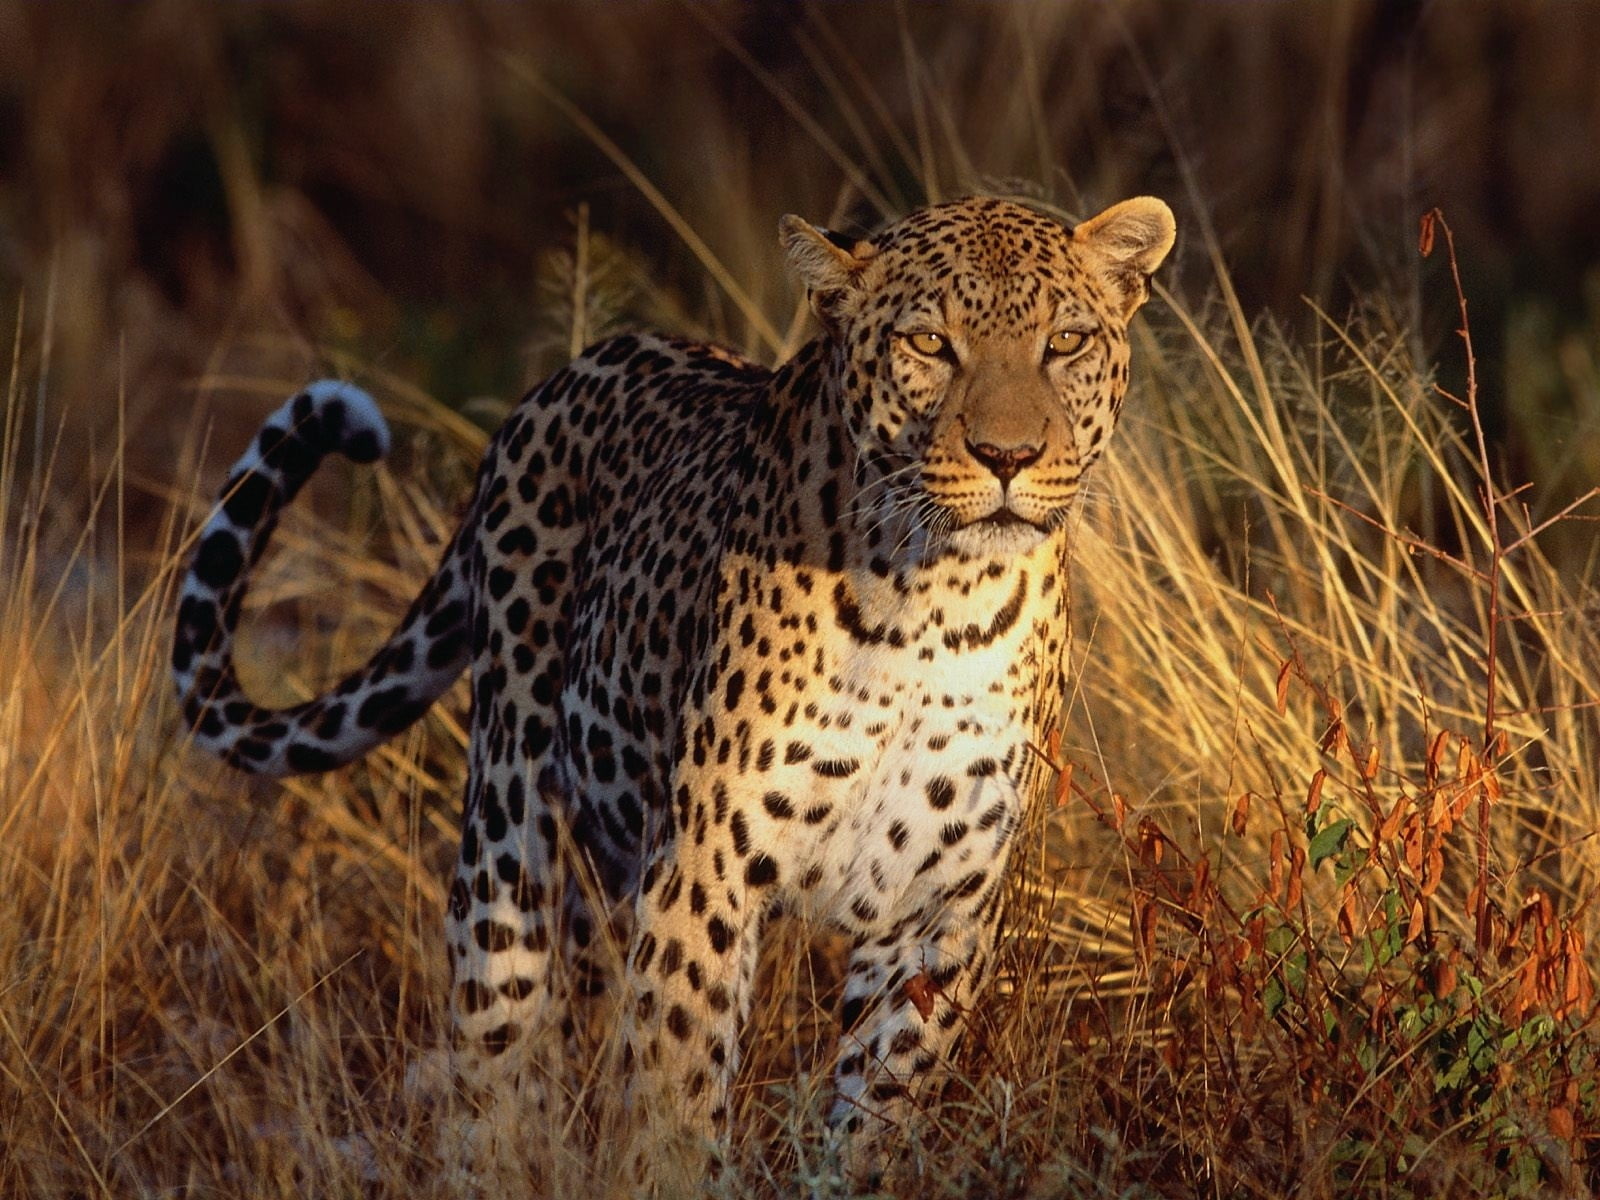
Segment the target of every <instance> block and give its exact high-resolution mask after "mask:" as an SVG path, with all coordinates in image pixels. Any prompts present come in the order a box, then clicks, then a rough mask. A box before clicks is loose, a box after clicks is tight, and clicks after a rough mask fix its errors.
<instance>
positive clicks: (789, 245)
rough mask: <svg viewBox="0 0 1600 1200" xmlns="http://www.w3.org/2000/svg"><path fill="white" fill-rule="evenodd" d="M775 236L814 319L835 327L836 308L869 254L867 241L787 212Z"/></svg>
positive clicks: (873, 248)
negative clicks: (818, 225)
mask: <svg viewBox="0 0 1600 1200" xmlns="http://www.w3.org/2000/svg"><path fill="white" fill-rule="evenodd" d="M778 238H779V240H780V241H781V242H782V243H783V250H784V253H785V254H786V255H788V258H789V270H790V271H792V272H793V273H794V276H795V278H796V279H798V280H799V281H800V282H801V283H803V284H804V285H805V288H806V291H807V292H808V293H809V294H810V296H811V307H812V309H813V310H814V311H815V312H816V314H817V319H818V320H820V321H821V322H822V323H823V325H825V326H826V327H827V328H828V329H829V331H830V332H831V331H833V330H834V329H835V328H836V322H837V318H838V315H839V308H840V305H841V303H842V302H843V301H844V299H845V298H846V297H847V296H848V295H849V293H850V291H851V288H852V287H853V286H854V284H855V281H856V277H857V276H859V275H860V274H861V270H862V268H863V267H865V266H866V265H867V263H868V261H870V260H871V258H872V256H873V255H875V254H876V253H877V252H878V249H877V247H876V246H874V245H873V244H872V243H871V242H866V241H857V240H856V239H854V238H849V237H846V236H844V235H843V234H838V233H833V232H831V231H829V230H826V229H818V228H817V227H816V226H815V225H812V224H811V223H810V222H808V221H803V220H801V219H800V218H799V217H796V216H793V215H790V216H786V217H784V218H783V220H781V221H779V222H778Z"/></svg>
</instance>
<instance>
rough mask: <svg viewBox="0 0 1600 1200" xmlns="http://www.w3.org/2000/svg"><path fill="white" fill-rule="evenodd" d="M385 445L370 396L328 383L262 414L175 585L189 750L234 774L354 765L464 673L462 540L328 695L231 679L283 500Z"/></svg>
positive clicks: (466, 609) (466, 610) (466, 613)
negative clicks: (252, 578) (260, 693)
mask: <svg viewBox="0 0 1600 1200" xmlns="http://www.w3.org/2000/svg"><path fill="white" fill-rule="evenodd" d="M388 450H389V428H388V426H387V425H386V424H385V423H384V420H383V416H382V414H380V413H379V411H378V407H377V405H376V404H374V403H373V401H372V398H371V397H370V396H368V395H367V394H366V393H365V392H363V391H362V390H361V389H359V388H356V387H352V386H351V385H349V384H347V383H341V382H338V381H336V380H324V381H322V382H320V383H314V384H312V385H311V386H310V387H308V388H306V389H305V390H304V391H302V392H300V393H299V394H298V395H296V396H295V397H294V398H293V399H291V400H289V401H288V402H286V403H285V404H284V405H283V407H281V408H279V409H278V411H277V412H275V413H273V414H272V416H270V417H268V418H267V421H266V423H265V424H264V425H263V426H262V427H261V430H260V432H259V433H258V434H257V435H256V437H255V439H254V441H252V442H251V445H250V449H249V450H247V451H246V452H245V453H244V455H243V457H241V458H240V459H239V461H238V462H236V463H235V464H234V466H233V469H232V470H231V471H230V472H229V473H228V480H227V482H226V483H225V484H224V485H223V488H222V492H221V495H220V496H219V498H218V501H217V507H216V510H215V511H214V512H213V513H212V514H211V518H210V520H208V521H207V522H206V526H205V528H204V529H203V530H202V531H201V533H200V537H199V540H198V542H197V544H196V549H195V554H194V559H193V561H191V562H190V564H189V571H188V574H187V576H186V577H185V578H184V581H183V591H182V600H181V602H180V605H179V608H178V623H177V632H176V635H175V637H174V639H173V645H172V674H173V678H174V680H175V682H176V683H177V687H178V696H179V699H180V701H181V703H182V705H183V713H184V718H185V720H186V721H187V723H188V724H189V726H190V727H191V728H192V729H193V731H194V739H195V742H196V744H197V745H200V746H202V747H204V748H205V749H207V750H209V751H211V752H212V753H214V754H217V755H220V756H221V757H222V758H224V759H226V760H227V761H228V762H229V763H231V764H232V765H233V766H235V767H237V768H239V769H240V770H244V771H250V772H253V773H255V774H259V775H295V774H302V773H306V772H312V771H327V770H331V769H333V768H334V767H338V766H342V765H343V764H345V763H347V762H351V761H352V760H354V759H357V758H359V757H361V755H363V754H365V753H366V752H367V751H369V750H371V749H372V748H373V747H374V746H376V745H378V744H379V743H380V742H383V741H384V740H386V739H388V738H390V737H392V736H393V735H395V734H396V733H399V732H400V731H401V730H402V729H404V728H405V727H406V726H408V725H410V724H411V723H412V722H413V721H415V720H416V719H417V718H418V717H420V716H421V715H422V714H423V713H424V712H425V711H426V710H427V708H428V706H429V705H430V704H432V703H433V701H434V700H435V699H437V698H438V696H439V695H440V694H441V693H442V692H444V690H445V689H446V688H448V687H449V686H450V684H451V683H452V682H453V681H454V680H455V678H456V677H457V676H458V675H460V674H461V671H462V669H463V668H464V667H465V666H466V665H467V659H468V654H469V650H470V647H469V645H468V643H469V640H470V608H471V594H470V589H469V587H468V582H467V580H466V578H465V575H466V571H465V563H464V561H462V554H461V550H460V541H461V539H460V537H459V535H458V536H457V539H456V540H455V541H453V542H452V543H451V545H450V547H449V548H448V549H447V550H446V551H445V554H444V560H443V562H441V563H440V566H439V569H438V570H437V571H436V572H435V573H434V575H433V578H432V579H430V580H429V581H428V583H427V584H426V585H425V586H424V587H423V589H422V592H421V594H420V595H418V596H417V598H416V600H415V601H414V602H413V603H412V605H411V609H410V611H409V612H407V613H406V616H405V619H404V620H403V621H401V623H400V626H399V628H398V629H396V630H395V632H394V634H393V635H392V636H391V637H390V638H389V640H388V641H387V642H385V643H384V644H383V645H382V646H381V647H380V648H379V649H378V650H377V651H376V652H375V653H374V654H373V655H372V657H371V658H370V659H369V660H368V661H367V664H366V665H365V666H364V667H362V668H361V669H360V670H359V671H356V672H355V673H354V674H352V675H350V676H349V677H348V678H347V679H345V680H344V681H343V682H342V683H340V684H339V685H338V686H337V687H335V688H334V689H333V690H331V691H329V692H326V693H324V694H323V695H321V696H318V697H316V698H315V699H312V700H307V701H305V702H304V703H301V704H296V705H293V706H292V707H289V708H281V709H270V708H263V707H261V706H259V705H257V704H255V703H254V702H253V701H251V700H250V699H249V698H248V697H247V696H246V695H245V694H244V691H243V689H242V688H241V687H240V686H239V679H238V676H237V675H236V674H235V673H234V667H233V642H234V631H235V630H236V629H237V627H238V624H239V613H240V608H241V605H242V603H243V600H244V596H245V591H246V588H247V587H248V586H249V575H250V569H251V567H252V566H254V564H255V563H256V561H257V560H258V559H259V558H260V557H261V554H262V551H263V550H265V549H266V545H267V540H268V538H270V537H271V535H272V531H273V529H274V528H275V527H276V525H277V521H278V514H279V513H280V512H281V511H282V510H283V507H284V505H286V504H288V503H289V502H290V501H291V500H293V499H294V496H295V493H296V492H298V491H299V490H300V488H301V486H302V485H304V483H305V482H306V480H307V479H309V478H310V477H311V474H312V472H313V471H315V470H316V468H317V465H318V464H319V463H320V462H321V461H322V459H323V457H324V456H326V455H327V454H329V453H330V452H332V451H338V452H339V453H341V454H343V455H344V456H345V457H347V458H349V459H351V460H352V461H354V462H360V463H367V462H373V461H376V460H377V459H379V458H382V457H383V456H384V455H385V454H386V453H388Z"/></svg>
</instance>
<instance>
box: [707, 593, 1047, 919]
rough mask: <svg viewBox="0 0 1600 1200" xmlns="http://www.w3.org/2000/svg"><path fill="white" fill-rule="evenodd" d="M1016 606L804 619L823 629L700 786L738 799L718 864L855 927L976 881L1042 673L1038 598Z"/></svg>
mask: <svg viewBox="0 0 1600 1200" xmlns="http://www.w3.org/2000/svg"><path fill="white" fill-rule="evenodd" d="M1007 599H1009V596H1008V595H1006V594H1004V593H1002V599H1001V601H1000V607H1001V608H1003V607H1004V604H1005V602H1006V600H1007ZM1017 607H1018V611H1017V612H1015V613H1014V614H1011V615H1010V616H1008V617H1007V618H1006V619H1005V620H1002V621H1001V622H999V625H998V627H997V624H996V622H995V621H994V619H993V614H994V612H995V611H996V609H995V606H994V605H988V606H985V607H984V608H983V609H982V611H983V612H984V613H987V614H988V619H987V620H984V621H979V620H976V619H972V620H968V619H966V617H967V616H968V615H969V614H966V613H964V612H962V611H961V610H960V609H959V606H952V608H950V609H949V610H947V611H944V612H942V613H940V614H938V616H939V619H937V620H934V619H923V617H918V616H916V615H915V613H910V614H909V616H908V619H907V620H906V621H905V622H902V623H900V624H896V625H894V626H893V627H892V628H891V627H889V626H887V625H885V623H884V622H876V621H875V622H873V623H872V624H871V625H870V626H869V627H867V629H866V633H867V636H851V634H850V630H849V629H847V628H844V627H843V626H848V625H849V624H850V623H851V622H852V620H854V619H855V617H856V614H855V613H852V612H850V611H846V612H845V613H844V615H843V618H842V620H841V615H840V613H839V611H838V609H832V610H829V609H824V610H823V611H822V614H821V615H822V617H823V618H824V619H823V620H816V621H812V622H809V623H808V622H801V625H802V627H806V626H807V625H810V626H811V627H813V628H815V630H816V631H817V632H818V633H820V634H823V635H825V636H822V637H820V638H819V639H818V642H817V645H816V647H815V649H814V650H813V651H812V652H811V653H810V654H808V655H806V656H804V662H803V666H804V668H805V670H804V674H803V675H801V676H799V677H798V678H796V677H794V676H791V677H790V679H789V691H788V692H787V694H786V695H784V696H783V697H782V699H781V700H780V701H779V703H777V704H776V705H775V708H774V711H772V712H770V713H767V714H765V715H766V716H767V718H768V722H767V723H765V724H762V725H760V727H759V728H758V730H757V732H756V734H755V736H753V738H752V739H751V741H752V753H751V754H750V755H749V756H748V757H740V756H738V755H734V756H732V757H731V758H730V761H729V762H728V763H727V764H725V768H724V769H723V770H722V771H721V772H720V773H719V774H718V775H716V784H714V785H713V786H714V787H716V786H720V787H722V788H723V789H725V791H726V794H727V796H728V798H729V803H730V804H731V806H732V807H733V809H734V810H735V814H734V816H733V817H732V818H731V819H732V820H733V832H734V838H733V846H734V850H735V854H736V856H737V858H738V861H737V862H735V863H733V864H730V868H731V870H732V871H734V872H738V871H741V870H742V871H743V873H744V874H745V875H746V876H747V877H753V878H756V879H759V880H761V881H762V882H764V883H766V882H770V883H773V884H775V885H776V892H775V895H776V896H777V898H779V899H780V900H781V901H782V902H784V903H785V904H786V905H787V906H789V907H791V908H794V909H797V910H799V911H800V912H802V913H803V914H805V915H807V916H809V917H810V918H812V919H814V920H818V921H822V922H826V923H829V924H836V925H841V926H843V927H845V928H846V929H849V930H851V931H853V932H855V933H857V934H858V935H861V936H867V935H869V934H876V933H880V932H881V931H882V930H883V929H885V928H887V927H892V926H894V925H896V924H899V923H901V922H904V921H910V920H915V919H916V916H917V914H918V913H921V912H925V911H932V910H934V909H936V908H937V907H938V905H939V903H940V900H941V898H943V897H948V896H950V895H958V894H961V893H962V890H963V889H974V888H977V887H980V886H985V885H986V884H987V882H988V878H989V874H990V869H991V866H992V863H993V862H995V861H999V860H1003V851H1004V848H1005V846H1006V843H1007V842H1008V841H1009V839H1010V837H1011V836H1012V834H1013V832H1014V831H1015V828H1016V826H1017V823H1018V821H1019V820H1020V817H1021V812H1022V805H1023V794H1022V786H1021V781H1022V779H1023V777H1024V775H1025V770H1026V767H1027V756H1028V755H1029V754H1031V753H1032V751H1031V750H1030V749H1029V745H1030V743H1036V741H1037V739H1038V737H1039V732H1038V730H1036V729H1035V728H1034V723H1035V718H1036V716H1037V712H1036V706H1035V700H1036V696H1037V693H1038V690H1039V688H1040V687H1041V686H1044V685H1045V681H1044V680H1043V679H1042V678H1041V673H1040V671H1041V653H1040V651H1041V647H1040V645H1039V638H1038V637H1037V628H1038V626H1037V623H1036V622H1035V621H1034V620H1033V619H1032V617H1033V616H1034V615H1035V614H1034V612H1033V610H1034V609H1035V608H1037V607H1038V606H1037V605H1028V604H1021V605H1018V606H1017ZM975 611H976V610H975ZM928 613H929V614H932V613H933V608H932V607H930V608H929V610H928ZM830 622H831V624H832V628H831V629H829V628H826V626H827V625H828V624H829V623H830ZM739 661H740V660H739V659H738V658H737V657H736V658H735V659H734V660H733V662H734V663H735V664H737V663H738V662H739ZM735 669H738V668H737V666H735ZM707 745H709V743H707Z"/></svg>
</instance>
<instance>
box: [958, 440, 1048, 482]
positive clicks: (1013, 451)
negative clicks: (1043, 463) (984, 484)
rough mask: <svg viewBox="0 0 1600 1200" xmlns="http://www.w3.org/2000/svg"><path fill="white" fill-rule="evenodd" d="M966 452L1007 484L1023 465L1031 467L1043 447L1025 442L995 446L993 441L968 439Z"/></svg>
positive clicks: (1042, 450)
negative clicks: (1015, 444) (1016, 444)
mask: <svg viewBox="0 0 1600 1200" xmlns="http://www.w3.org/2000/svg"><path fill="white" fill-rule="evenodd" d="M967 453H969V454H971V455H972V457H973V458H975V459H977V460H978V461H979V462H981V463H982V464H983V465H984V466H986V467H988V468H989V470H990V472H992V473H993V475H994V477H995V478H996V479H998V480H999V481H1000V482H1001V483H1002V484H1008V483H1010V482H1011V481H1012V480H1013V479H1015V478H1016V475H1017V472H1018V471H1020V470H1022V469H1023V468H1024V467H1031V466H1032V465H1033V464H1034V463H1036V462H1038V461H1039V456H1040V455H1041V454H1043V453H1044V447H1043V446H1035V445H1032V444H1027V443H1025V444H1023V445H1020V446H996V445H995V444H994V443H993V442H973V441H968V442H967Z"/></svg>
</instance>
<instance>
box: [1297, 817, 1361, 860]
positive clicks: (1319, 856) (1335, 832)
mask: <svg viewBox="0 0 1600 1200" xmlns="http://www.w3.org/2000/svg"><path fill="white" fill-rule="evenodd" d="M1355 824H1356V823H1355V822H1354V821H1352V820H1351V819H1350V818H1349V817H1340V818H1339V819H1338V820H1337V821H1329V822H1328V823H1327V824H1326V825H1324V826H1323V827H1322V828H1321V829H1319V830H1317V835H1316V836H1315V837H1314V838H1312V839H1311V845H1310V846H1308V847H1307V848H1306V860H1307V861H1308V862H1310V864H1311V869H1312V870H1313V871H1315V870H1316V869H1317V867H1318V866H1319V865H1321V864H1322V863H1323V862H1324V861H1325V860H1326V859H1330V858H1332V857H1333V856H1334V855H1336V854H1338V853H1339V852H1340V851H1342V850H1343V849H1344V844H1345V843H1346V842H1347V841H1349V840H1350V831H1351V830H1352V829H1354V828H1355Z"/></svg>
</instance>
